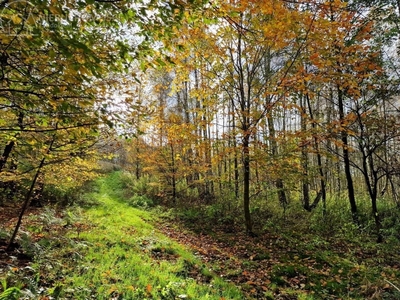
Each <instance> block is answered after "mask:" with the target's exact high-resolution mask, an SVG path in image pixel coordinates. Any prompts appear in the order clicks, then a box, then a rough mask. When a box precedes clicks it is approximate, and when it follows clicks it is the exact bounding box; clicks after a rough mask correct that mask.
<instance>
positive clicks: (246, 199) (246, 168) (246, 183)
mask: <svg viewBox="0 0 400 300" xmlns="http://www.w3.org/2000/svg"><path fill="white" fill-rule="evenodd" d="M249 140H250V136H249V135H248V134H245V136H244V137H243V146H242V151H243V208H244V218H245V225H246V232H247V234H250V235H251V234H253V224H252V221H251V214H250V152H249V151H250V147H249V144H250V143H249V142H250V141H249Z"/></svg>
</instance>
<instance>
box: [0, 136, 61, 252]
mask: <svg viewBox="0 0 400 300" xmlns="http://www.w3.org/2000/svg"><path fill="white" fill-rule="evenodd" d="M54 141H55V136H53V139H52V141H51V143H50V145H49V148H48V149H47V151H46V155H47V154H49V153H50V151H51V148H52V146H53V144H54ZM46 155H45V156H44V157H43V158H42V160H41V161H40V164H39V166H38V168H37V170H36V173H35V176H34V177H33V180H32V183H31V186H30V188H29V191H28V192H27V193H26V196H25V201H24V203H23V204H22V208H21V212H20V213H19V216H18V221H17V224H16V225H15V228H14V232H13V234H12V235H11V238H10V241H9V242H8V245H7V248H6V251H9V250H10V249H11V246H12V244H13V243H14V240H15V238H16V236H17V234H18V231H19V228H20V227H21V223H22V217H23V216H24V214H25V211H26V209H27V208H28V207H29V203H30V201H31V197H32V194H33V190H34V188H35V184H36V181H37V179H38V177H39V174H40V171H41V170H42V168H43V166H44V162H45V160H46Z"/></svg>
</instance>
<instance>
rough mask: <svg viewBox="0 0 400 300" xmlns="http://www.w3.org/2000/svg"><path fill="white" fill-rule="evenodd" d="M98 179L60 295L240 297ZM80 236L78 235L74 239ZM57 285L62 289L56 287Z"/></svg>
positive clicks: (192, 297)
mask: <svg viewBox="0 0 400 300" xmlns="http://www.w3.org/2000/svg"><path fill="white" fill-rule="evenodd" d="M106 183H107V182H106V181H104V180H103V181H101V184H100V189H99V191H98V192H97V193H96V194H94V195H92V196H93V197H97V199H98V201H99V203H100V204H99V205H97V206H94V207H92V208H90V209H88V210H86V211H84V212H83V214H82V220H81V222H80V223H78V225H77V226H76V228H77V231H76V232H75V233H74V234H75V236H76V238H77V239H78V240H79V241H81V243H82V244H83V245H86V247H85V246H84V247H83V249H82V250H81V251H80V252H79V253H71V258H72V259H74V255H75V256H76V259H77V260H79V263H77V264H76V267H75V268H74V270H73V276H70V272H68V273H69V274H68V277H67V278H66V280H65V281H64V284H63V287H62V292H61V291H60V296H63V297H66V298H69V297H71V298H73V299H242V298H243V297H242V296H241V293H240V291H239V290H238V289H237V288H236V287H235V286H234V285H232V284H229V283H227V282H224V281H223V280H221V279H220V278H219V277H218V276H216V275H214V274H212V273H210V272H209V271H208V268H207V267H206V266H205V265H203V264H202V262H201V261H200V260H199V259H198V258H196V257H195V256H194V255H193V254H192V252H191V251H189V250H188V249H187V248H185V247H184V246H182V245H180V244H178V243H176V242H173V241H172V240H170V239H169V238H167V237H166V236H164V235H163V234H161V233H160V232H159V231H158V230H157V229H156V228H154V226H153V225H151V224H154V223H155V222H156V220H154V217H152V216H151V215H150V213H148V212H146V211H141V210H137V209H135V208H132V207H129V206H128V205H127V204H126V203H123V202H121V201H120V199H118V198H117V196H116V195H115V193H113V191H112V190H111V189H110V187H109V186H107V184H106ZM78 237H79V238H78ZM60 290H61V289H60Z"/></svg>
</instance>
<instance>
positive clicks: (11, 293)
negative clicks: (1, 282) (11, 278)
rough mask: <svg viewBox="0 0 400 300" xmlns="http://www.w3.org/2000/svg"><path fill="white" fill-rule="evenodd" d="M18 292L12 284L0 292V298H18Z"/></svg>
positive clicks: (7, 299) (4, 299)
mask: <svg viewBox="0 0 400 300" xmlns="http://www.w3.org/2000/svg"><path fill="white" fill-rule="evenodd" d="M20 294H21V291H20V289H19V288H17V287H14V286H13V287H10V288H8V289H6V290H5V291H4V292H3V293H1V294H0V300H18V298H19V295H20Z"/></svg>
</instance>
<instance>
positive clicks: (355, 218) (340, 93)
mask: <svg viewBox="0 0 400 300" xmlns="http://www.w3.org/2000/svg"><path fill="white" fill-rule="evenodd" d="M337 91H338V106H339V107H338V108H339V120H340V126H343V125H344V124H343V123H344V122H345V112H344V103H343V91H342V90H341V88H340V87H339V86H338V87H337ZM340 136H341V140H342V144H343V163H344V172H345V175H346V182H347V194H348V197H349V202H350V209H351V215H352V218H353V221H354V223H355V224H358V211H357V203H356V198H355V194H354V185H353V178H352V175H351V168H350V153H349V147H350V145H349V142H348V134H347V131H346V129H341V131H340Z"/></svg>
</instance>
